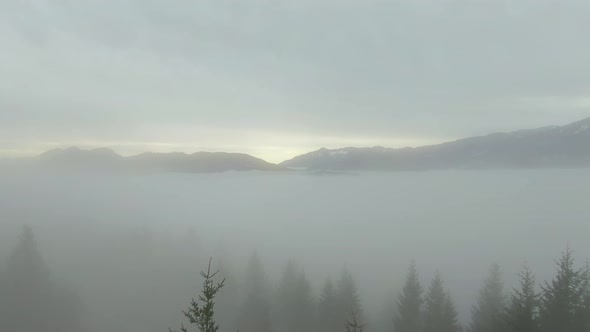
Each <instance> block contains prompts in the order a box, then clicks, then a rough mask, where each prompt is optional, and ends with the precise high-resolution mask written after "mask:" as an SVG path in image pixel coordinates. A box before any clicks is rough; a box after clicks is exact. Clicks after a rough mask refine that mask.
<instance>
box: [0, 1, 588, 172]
mask: <svg viewBox="0 0 590 332" xmlns="http://www.w3.org/2000/svg"><path fill="white" fill-rule="evenodd" d="M589 33H590V1H585V0H579V1H573V0H554V1H545V0H530V1H528V0H511V1H502V0H489V1H483V0H481V1H477V0H431V1H420V0H405V1H394V0H390V1H385V0H382V1H372V0H357V1H352V0H297V1H293V0H248V1H243V0H236V1H227V0H193V1H187V0H167V1H163V0H160V1H154V0H151V1H150V0H127V1H122V0H121V1H114V0H113V1H107V0H84V1H80V0H69V1H66V0H53V1H38V0H0V152H1V153H2V154H3V155H22V154H31V153H36V152H38V151H41V150H46V149H50V148H53V147H56V146H70V145H79V146H82V147H98V146H109V147H112V148H114V149H115V150H116V151H118V152H120V153H123V154H132V153H136V152H142V151H144V150H152V151H185V152H194V151H199V150H207V151H229V152H246V153H251V154H253V155H255V156H258V157H262V158H265V159H267V160H270V161H282V160H284V159H287V158H290V157H292V156H293V155H296V154H299V153H303V152H307V151H309V150H314V149H317V148H320V147H322V146H325V147H329V148H333V147H342V146H374V145H383V146H391V147H399V146H416V145H422V144H428V143H433V142H439V141H444V140H448V139H454V138H460V137H464V136H471V135H479V134H487V133H490V132H496V131H508V130H514V129H524V128H529V127H538V126H544V125H553V124H557V125H560V124H566V123H568V122H573V121H576V120H579V119H582V118H585V117H590V43H589V42H588V34H589Z"/></svg>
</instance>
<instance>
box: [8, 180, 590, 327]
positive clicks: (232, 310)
mask: <svg viewBox="0 0 590 332" xmlns="http://www.w3.org/2000/svg"><path fill="white" fill-rule="evenodd" d="M589 175H590V170H586V169H562V170H557V169H556V170H518V171H509V170H506V171H428V172H397V173H379V172H374V173H373V172H366V173H361V174H359V175H354V174H330V173H327V174H324V175H320V174H313V173H305V172H287V173H266V172H244V173H237V172H235V173H223V174H174V173H167V174H161V173H160V174H156V173H153V174H148V173H144V174H135V175H131V174H126V173H125V174H107V173H103V174H84V173H70V174H64V173H62V174H57V173H41V172H38V173H29V172H24V171H23V172H17V171H13V172H4V173H3V174H2V175H0V197H1V199H0V219H1V223H0V262H1V261H4V260H5V259H7V257H8V256H9V255H10V252H11V250H12V248H13V247H14V246H15V245H16V244H17V242H18V239H19V235H20V233H21V232H22V229H23V226H24V225H28V226H30V227H31V228H32V230H33V232H34V234H35V238H36V240H37V242H38V246H39V249H40V251H41V253H42V255H43V259H44V260H45V263H46V264H47V267H48V268H49V269H50V270H51V276H52V278H53V279H54V280H56V281H57V282H60V283H64V284H67V286H68V287H70V288H72V289H74V290H75V291H76V293H77V295H78V297H79V299H80V303H81V308H82V312H83V313H82V317H83V318H82V321H83V322H84V325H85V326H86V328H87V329H88V330H89V331H96V332H103V331H105V332H106V331H128V332H134V331H147V332H151V331H154V332H155V331H166V330H167V329H168V328H169V327H170V328H176V327H178V326H179V324H180V322H181V321H182V319H183V317H182V310H183V309H185V308H186V306H187V305H188V302H189V301H190V298H191V297H196V296H197V294H198V292H199V288H200V283H201V278H200V276H199V274H198V273H199V271H200V270H202V269H203V268H205V267H206V263H207V261H208V259H209V257H213V261H214V265H215V266H216V267H219V268H220V269H221V272H220V273H222V274H223V275H224V276H226V277H227V286H226V287H225V288H224V289H223V290H222V295H221V296H228V297H229V298H231V300H230V301H227V300H225V301H226V302H227V303H225V304H224V299H223V298H221V299H220V300H219V301H220V308H218V309H217V315H218V316H219V319H218V321H219V323H220V325H221V331H232V330H233V331H235V330H236V328H239V326H237V325H238V324H237V323H236V320H235V317H236V316H237V315H238V314H237V312H238V311H239V310H240V309H239V307H240V306H241V302H243V292H242V290H243V287H241V286H242V284H243V283H244V278H243V275H244V271H245V269H246V266H247V264H248V261H249V260H250V259H251V257H252V256H253V255H254V254H256V255H257V256H258V257H259V258H260V261H261V263H262V266H263V268H264V270H265V274H266V276H267V280H268V287H269V290H270V291H271V292H272V291H273V290H274V289H276V287H277V284H278V282H279V279H280V278H281V274H282V271H283V270H284V269H285V266H286V265H287V262H288V261H289V260H293V261H295V262H296V263H297V264H299V266H301V267H302V268H303V269H304V272H305V275H306V276H307V278H308V280H309V281H310V285H311V292H312V294H313V296H314V297H315V298H316V299H317V297H318V295H319V293H320V291H321V289H322V286H323V285H324V282H325V280H326V279H327V278H332V279H338V277H339V276H340V273H341V271H342V270H343V269H344V268H346V269H347V270H348V271H350V273H351V275H352V276H353V278H354V280H355V281H356V283H357V285H358V294H359V296H360V300H361V304H362V306H363V311H364V313H365V316H366V321H367V329H368V330H371V331H373V330H376V331H377V330H385V329H387V330H388V331H390V330H391V328H389V327H388V324H391V320H392V317H393V316H394V312H395V306H394V305H393V303H395V301H396V299H397V294H398V292H399V291H400V290H401V287H402V285H403V283H404V281H405V278H406V272H407V269H408V266H409V265H410V264H411V263H412V261H414V262H415V263H416V267H417V269H418V272H419V274H420V280H421V282H422V284H423V285H424V287H425V288H427V286H428V285H429V283H430V280H431V278H432V277H433V275H434V274H435V272H436V271H439V272H440V274H441V275H442V278H443V280H444V283H445V287H446V288H448V289H449V291H450V293H451V295H452V298H453V300H454V301H455V304H456V307H457V311H458V313H459V319H460V321H461V322H462V323H468V322H469V319H470V313H471V311H470V310H471V306H472V305H474V304H475V301H476V298H477V294H478V291H479V289H480V287H481V284H482V281H483V280H484V279H485V278H486V276H487V274H488V269H489V267H490V265H491V264H492V263H498V264H499V265H500V267H501V269H502V277H503V280H504V282H505V290H506V291H507V293H509V291H510V290H511V289H512V287H513V286H516V284H517V277H516V273H517V272H519V271H520V268H521V266H522V264H523V263H525V262H526V263H527V264H528V265H529V266H530V268H531V270H533V271H534V272H535V273H536V274H537V279H538V280H540V281H542V280H549V279H551V278H552V277H553V275H554V272H555V264H554V259H555V258H558V257H559V256H560V254H561V252H562V251H563V250H565V249H566V248H567V247H568V246H569V248H571V249H572V250H573V251H574V254H575V257H576V260H577V262H578V263H580V264H582V263H583V262H584V261H585V260H586V259H587V258H589V257H590V242H589V241H588V222H589V220H590V204H588V203H589V195H588V193H589V188H590V176H589ZM228 303H233V305H232V304H228Z"/></svg>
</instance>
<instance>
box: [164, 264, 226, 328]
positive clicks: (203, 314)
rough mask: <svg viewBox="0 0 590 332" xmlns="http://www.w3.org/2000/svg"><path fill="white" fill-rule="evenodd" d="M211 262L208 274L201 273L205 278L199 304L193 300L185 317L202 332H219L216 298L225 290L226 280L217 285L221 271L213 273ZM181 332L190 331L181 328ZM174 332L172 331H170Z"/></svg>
mask: <svg viewBox="0 0 590 332" xmlns="http://www.w3.org/2000/svg"><path fill="white" fill-rule="evenodd" d="M211 260H212V259H209V265H208V266H207V272H205V271H201V276H202V277H203V289H202V290H201V294H200V295H199V302H201V303H200V305H199V303H198V302H197V301H195V299H192V300H191V303H190V306H189V308H188V311H185V312H184V316H185V317H186V318H188V320H189V323H190V324H193V325H196V326H197V328H198V329H199V331H201V332H217V331H218V330H219V325H218V324H217V323H216V322H215V317H214V315H215V297H216V296H217V293H218V292H219V291H220V290H221V288H223V286H224V284H225V279H223V280H221V282H219V283H215V282H214V281H213V279H214V278H215V276H216V275H217V274H218V273H219V270H217V271H215V272H213V271H211ZM180 331H182V332H188V329H187V328H186V327H184V325H182V326H181V328H180ZM170 332H172V330H170Z"/></svg>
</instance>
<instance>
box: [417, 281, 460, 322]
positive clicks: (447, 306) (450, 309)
mask: <svg viewBox="0 0 590 332" xmlns="http://www.w3.org/2000/svg"><path fill="white" fill-rule="evenodd" d="M424 302H425V303H424V304H425V305H424V307H425V308H424V329H423V331H424V332H457V331H458V330H459V326H458V323H457V312H456V310H455V306H454V304H453V302H452V300H451V297H450V294H448V293H447V292H445V290H444V288H443V281H442V278H441V276H440V274H439V273H436V275H435V276H434V278H433V279H432V283H431V285H430V288H429V289H428V293H427V294H426V297H425V300H424Z"/></svg>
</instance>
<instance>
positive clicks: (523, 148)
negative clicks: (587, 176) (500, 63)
mask: <svg viewBox="0 0 590 332" xmlns="http://www.w3.org/2000/svg"><path fill="white" fill-rule="evenodd" d="M281 165H283V166H285V167H289V168H301V169H312V170H426V169H453V168H457V169H461V168H468V169H470V168H474V169H477V168H542V167H589V166H590V118H588V119H584V120H581V121H578V122H575V123H572V124H569V125H566V126H551V127H544V128H538V129H530V130H520V131H515V132H511V133H496V134H491V135H487V136H479V137H470V138H464V139H460V140H456V141H453V142H447V143H442V144H438V145H430V146H423V147H417V148H401V149H391V148H382V147H373V148H343V149H334V150H328V149H323V148H322V149H320V150H317V151H314V152H311V153H308V154H304V155H301V156H297V157H295V158H293V159H291V160H287V161H285V162H283V163H281Z"/></svg>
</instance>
